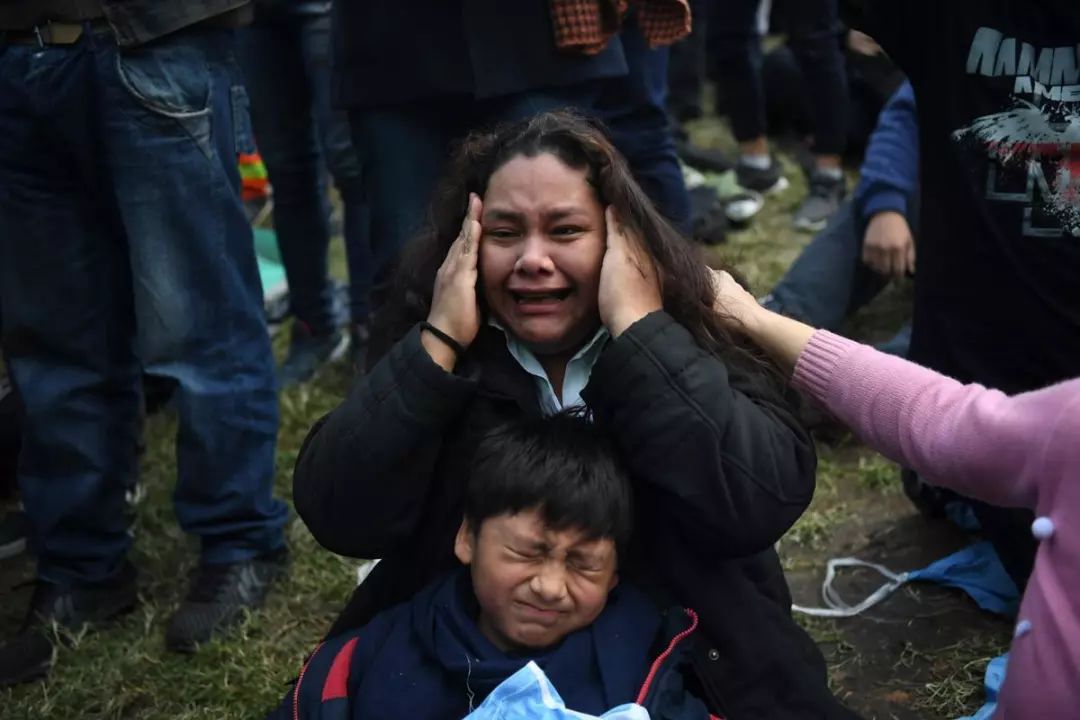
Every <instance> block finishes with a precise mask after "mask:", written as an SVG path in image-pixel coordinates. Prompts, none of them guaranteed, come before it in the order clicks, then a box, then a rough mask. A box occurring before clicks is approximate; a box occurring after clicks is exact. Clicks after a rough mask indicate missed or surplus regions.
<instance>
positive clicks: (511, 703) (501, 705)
mask: <svg viewBox="0 0 1080 720" xmlns="http://www.w3.org/2000/svg"><path fill="white" fill-rule="evenodd" d="M600 717H601V718H605V719H606V720H649V713H648V712H647V711H646V710H645V708H643V707H641V706H640V705H634V704H632V703H631V704H627V705H620V706H618V707H617V708H613V709H611V710H608V711H607V712H606V713H604V714H603V715H601V716H600ZM590 718H593V719H595V718H596V716H595V715H586V714H584V713H579V712H575V711H573V710H570V709H568V708H567V707H566V704H565V703H563V700H562V698H561V697H559V693H558V691H556V690H555V686H554V685H552V684H551V681H550V680H548V677H547V675H545V674H544V671H543V670H541V669H540V666H539V665H537V664H536V663H534V662H532V661H529V664H528V665H526V666H525V667H523V668H521V669H520V670H518V671H517V672H516V673H514V674H513V675H511V676H510V677H508V678H507V679H506V680H504V681H503V682H502V683H501V684H500V685H499V686H498V687H497V688H495V689H494V690H492V691H491V694H490V695H488V697H487V699H486V700H484V702H483V703H481V704H480V707H478V708H476V710H475V711H473V712H471V713H469V714H468V715H467V716H466V720H589V719H590Z"/></svg>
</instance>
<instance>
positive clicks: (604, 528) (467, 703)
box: [271, 413, 708, 720]
mask: <svg viewBox="0 0 1080 720" xmlns="http://www.w3.org/2000/svg"><path fill="white" fill-rule="evenodd" d="M632 521H633V508H632V501H631V490H630V481H629V480H628V478H627V476H626V474H625V473H624V472H623V471H622V469H621V468H620V467H619V464H618V462H617V460H616V455H615V452H614V450H613V448H612V446H611V445H610V444H609V442H608V441H607V440H606V439H605V438H604V437H603V435H602V433H601V432H600V431H599V430H598V429H597V428H596V426H595V425H593V424H592V423H590V422H588V421H587V420H585V419H584V418H582V417H581V416H579V415H574V414H566V413H563V414H559V415H555V416H552V417H548V418H542V419H526V420H522V421H518V422H515V423H513V424H511V425H508V426H505V427H504V428H502V429H500V430H498V431H496V432H494V433H492V434H491V435H489V436H488V437H486V438H485V439H484V440H483V441H482V442H481V443H480V445H479V447H478V449H477V454H476V457H475V459H474V461H473V467H472V472H471V476H470V479H469V486H468V488H467V491H466V495H465V508H464V519H463V521H462V523H461V528H460V530H459V531H458V534H457V537H456V539H455V543H454V551H455V554H456V555H457V557H458V559H459V560H461V562H462V563H463V565H464V566H466V567H462V568H460V569H458V570H456V571H453V572H451V573H450V574H449V575H448V576H445V577H443V578H441V579H440V580H438V581H436V582H435V583H434V584H432V585H431V586H429V587H428V588H427V589H425V590H423V591H421V592H420V593H419V594H417V595H416V596H415V597H414V598H413V599H412V600H410V601H408V602H406V603H403V604H401V605H398V606H396V607H393V608H391V609H389V610H387V611H386V612H383V613H381V614H379V615H377V616H376V617H375V618H374V619H373V620H372V621H371V622H370V623H369V624H368V625H367V626H366V627H364V628H362V629H360V630H358V631H355V632H350V633H346V634H345V635H342V636H339V637H336V638H334V639H333V640H330V641H328V642H327V643H325V644H323V645H321V646H319V648H317V649H316V651H315V653H314V654H313V655H312V656H311V658H310V659H309V660H308V662H307V664H306V665H305V667H304V669H303V671H302V672H301V674H300V676H299V678H298V679H297V681H296V685H295V686H294V687H293V688H292V690H291V691H290V692H289V694H288V695H287V696H286V698H285V700H284V702H283V704H282V706H281V708H279V709H278V710H277V711H276V713H275V714H273V715H271V718H294V717H295V718H310V719H315V718H319V719H330V718H351V717H409V718H415V719H417V720H422V719H423V718H439V719H440V720H444V719H446V718H461V717H464V716H465V715H467V714H468V713H469V712H471V711H472V710H473V709H474V708H475V707H477V706H478V705H479V704H480V703H481V702H482V701H483V700H484V698H485V697H487V695H488V694H489V693H490V692H491V691H492V690H494V688H495V687H496V686H498V685H499V684H500V683H501V682H502V681H504V680H505V679H507V678H508V677H510V676H511V675H513V674H514V673H515V672H516V671H518V670H519V669H521V668H522V667H523V666H524V665H525V664H526V663H527V662H529V661H530V660H532V661H535V662H536V663H537V664H538V665H539V666H540V668H541V669H543V670H544V672H545V673H546V674H547V676H548V678H549V679H550V680H551V682H552V683H553V684H554V686H555V688H556V689H557V690H558V692H559V694H560V695H561V696H562V698H563V700H564V701H565V702H566V706H567V707H568V708H570V709H572V710H576V711H579V712H584V713H590V714H593V715H600V714H601V713H603V712H604V711H606V710H608V709H610V708H612V707H615V706H617V705H620V704H624V703H628V702H635V701H637V702H639V703H641V704H643V705H645V706H646V708H647V709H649V710H650V712H651V713H652V715H653V717H679V718H687V719H689V718H701V719H702V720H704V718H706V717H708V713H707V711H706V709H705V706H704V705H703V704H702V703H701V702H700V701H698V700H697V699H696V698H693V697H692V696H690V695H688V694H687V693H685V692H684V691H683V689H682V677H681V676H680V675H679V673H678V671H677V668H678V667H679V666H680V665H682V664H683V661H684V659H686V658H685V652H684V647H685V644H684V643H682V641H683V640H685V638H686V637H687V636H689V635H690V634H691V633H692V632H693V630H694V629H695V628H696V626H697V618H696V616H695V615H694V614H693V613H692V612H683V611H681V610H676V611H674V612H670V613H667V614H666V616H665V615H662V614H661V613H660V612H659V611H658V610H657V608H656V606H655V605H654V604H653V603H652V602H651V601H650V600H649V599H648V598H647V597H646V596H645V595H644V594H642V593H641V592H639V591H637V590H635V589H634V588H633V587H630V586H628V585H620V584H619V576H618V559H619V555H620V553H624V552H625V550H626V546H627V543H628V541H629V537H630V531H631V525H632ZM661 650H663V651H664V652H663V654H662V655H661V656H660V657H657V658H656V661H655V662H653V661H652V658H654V657H656V656H657V655H658V654H659V652H660V651H661ZM687 664H688V663H687ZM647 678H648V682H646V680H647Z"/></svg>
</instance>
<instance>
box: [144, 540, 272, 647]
mask: <svg viewBox="0 0 1080 720" xmlns="http://www.w3.org/2000/svg"><path fill="white" fill-rule="evenodd" d="M288 566H289V551H288V549H286V548H281V549H280V550H275V551H274V552H272V553H266V554H264V555H259V556H258V557H255V558H252V559H251V560H245V561H244V562H238V563H224V564H200V565H199V566H198V567H197V568H195V571H194V572H193V573H192V577H191V587H190V588H189V590H188V596H187V598H185V599H184V602H182V603H181V604H180V608H179V609H178V610H177V611H176V613H175V614H173V616H172V618H170V619H169V627H168V628H167V629H166V630H165V646H166V647H167V648H169V649H170V650H174V651H176V652H194V651H195V648H196V646H198V645H200V644H201V643H205V642H207V641H208V640H210V638H212V637H214V636H215V635H218V634H220V633H221V632H222V631H223V630H226V629H228V628H230V627H232V626H233V625H236V624H237V623H239V622H240V621H241V620H242V619H243V617H244V613H245V611H247V610H254V609H256V608H258V607H261V606H262V604H263V602H264V601H265V600H266V595H267V593H269V592H270V587H271V586H272V585H273V584H274V583H275V582H276V581H277V580H279V579H280V578H282V577H284V575H285V572H286V570H287V569H288Z"/></svg>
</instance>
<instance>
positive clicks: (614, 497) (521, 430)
mask: <svg viewBox="0 0 1080 720" xmlns="http://www.w3.org/2000/svg"><path fill="white" fill-rule="evenodd" d="M533 508H536V509H537V510H539V512H540V516H541V517H542V518H543V520H544V523H545V524H546V525H547V526H548V527H550V528H552V529H555V530H566V529H569V528H575V529H580V530H582V531H584V532H585V534H586V536H587V537H589V538H590V539H599V538H611V539H612V540H614V541H615V545H616V546H617V547H618V548H619V549H620V550H621V549H623V548H624V547H625V546H626V543H627V542H628V541H629V539H630V532H631V529H632V526H633V513H634V511H633V501H632V496H631V488H630V479H629V477H628V476H627V474H626V472H625V471H624V470H623V467H622V465H621V463H620V462H619V459H618V454H617V452H616V450H615V447H614V444H613V443H612V441H611V439H610V438H609V437H608V436H607V434H606V433H604V432H603V431H602V430H601V429H600V428H598V427H597V426H596V425H595V424H594V423H592V422H590V421H589V419H588V417H587V416H586V415H585V414H584V413H583V412H581V411H575V410H571V411H564V412H561V413H558V414H556V415H552V416H550V417H544V418H525V419H522V420H517V421H515V422H512V423H509V424H507V425H504V426H501V427H499V428H497V429H496V430H494V431H492V432H491V433H489V434H488V435H486V436H485V437H484V438H483V439H482V440H481V441H480V444H479V446H478V447H477V450H476V455H475V456H474V459H473V465H472V472H471V473H470V477H469V483H468V487H467V489H466V492H465V519H466V520H467V521H468V522H469V526H470V527H471V528H472V529H473V531H474V532H476V531H478V530H479V529H480V525H481V523H483V522H484V521H485V520H487V519H488V518H491V517H495V516H497V515H503V514H511V515H513V514H516V513H519V512H522V511H523V510H530V509H533Z"/></svg>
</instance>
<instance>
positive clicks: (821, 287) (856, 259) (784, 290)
mask: <svg viewBox="0 0 1080 720" xmlns="http://www.w3.org/2000/svg"><path fill="white" fill-rule="evenodd" d="M865 232H866V228H865V226H864V224H863V223H862V222H861V221H860V220H859V219H858V218H857V217H856V216H855V209H854V205H853V204H852V202H851V200H845V201H844V203H843V204H842V205H840V208H839V209H838V210H837V211H836V213H834V214H833V216H832V218H830V219H829V224H828V225H826V226H825V229H824V230H822V231H821V232H820V233H818V234H817V235H816V236H815V237H814V239H813V240H811V241H810V244H809V245H807V246H806V248H805V249H804V250H803V251H802V253H801V254H800V255H799V257H797V258H796V259H795V262H794V263H792V265H791V267H790V268H788V271H787V273H785V274H784V277H783V278H781V279H780V282H779V283H777V285H776V287H775V288H773V291H772V293H771V294H770V295H771V300H768V301H766V303H765V306H766V307H768V308H769V309H771V310H775V311H777V312H783V313H784V314H786V315H790V316H791V317H794V318H796V319H798V320H801V321H802V322H805V323H807V324H808V325H812V326H813V327H817V328H825V329H826V330H833V331H839V330H840V327H841V325H843V324H844V321H845V320H847V319H848V317H850V316H851V315H852V314H853V313H854V312H855V311H857V310H858V309H859V308H861V307H862V306H863V305H866V304H867V303H868V302H870V301H871V300H873V299H874V298H875V297H876V296H877V295H878V293H880V292H881V291H882V290H884V289H885V286H886V285H888V284H889V278H887V277H885V276H884V275H879V274H878V273H876V272H874V271H873V270H871V269H870V268H869V267H867V266H866V265H865V264H864V263H863V261H862V243H863V236H864V234H865ZM910 341H911V323H910V322H909V323H907V324H906V325H905V326H904V327H903V328H901V330H900V331H899V332H898V333H897V334H896V336H895V337H893V338H892V339H891V340H889V341H888V342H886V343H884V344H882V345H880V346H879V349H880V350H882V351H884V352H888V353H891V354H893V355H899V356H901V357H903V356H905V355H907V346H908V344H909V343H910Z"/></svg>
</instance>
